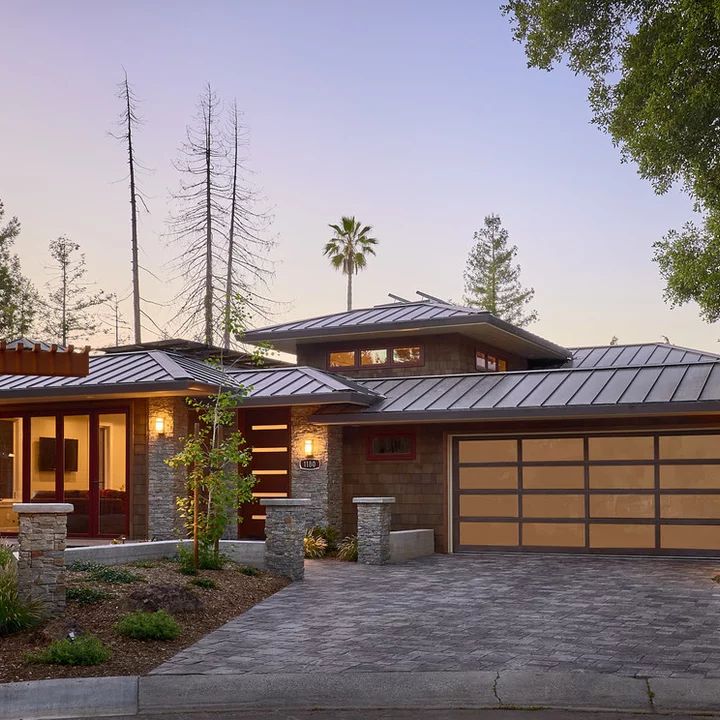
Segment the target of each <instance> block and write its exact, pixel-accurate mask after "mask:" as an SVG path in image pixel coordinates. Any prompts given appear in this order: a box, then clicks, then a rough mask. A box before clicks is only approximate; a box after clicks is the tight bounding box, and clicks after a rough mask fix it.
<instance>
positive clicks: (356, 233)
mask: <svg viewBox="0 0 720 720" xmlns="http://www.w3.org/2000/svg"><path fill="white" fill-rule="evenodd" d="M329 227H330V228H332V229H333V230H334V231H335V236H334V237H333V238H332V239H331V240H329V241H328V242H327V243H326V244H325V249H324V250H323V255H327V257H329V258H330V264H331V265H332V266H333V267H334V268H335V269H336V270H341V271H342V273H343V275H347V279H348V281H347V309H348V310H352V278H353V275H356V274H357V273H358V271H359V270H364V269H365V266H366V265H367V258H368V255H374V254H375V247H374V246H375V245H377V243H378V241H377V238H374V237H370V232H371V231H372V225H365V226H362V225H361V224H360V223H359V222H358V221H357V220H356V219H355V217H354V216H353V217H345V216H343V217H342V218H341V219H340V224H339V225H332V224H331V225H330V226H329Z"/></svg>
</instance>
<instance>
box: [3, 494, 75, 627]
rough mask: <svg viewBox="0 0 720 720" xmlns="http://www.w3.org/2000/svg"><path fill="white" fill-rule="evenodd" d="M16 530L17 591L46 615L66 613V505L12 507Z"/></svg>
mask: <svg viewBox="0 0 720 720" xmlns="http://www.w3.org/2000/svg"><path fill="white" fill-rule="evenodd" d="M13 510H14V511H15V512H16V513H17V514H18V515H19V516H20V524H19V530H18V544H19V546H20V552H19V553H18V591H19V593H20V595H21V596H22V597H25V598H32V599H33V600H40V601H41V602H42V603H43V604H44V606H45V611H46V613H47V614H48V615H50V616H53V615H58V614H59V613H61V612H62V611H63V610H64V609H65V540H66V539H67V515H68V513H71V512H72V511H73V506H72V505H71V504H69V503H15V504H14V505H13Z"/></svg>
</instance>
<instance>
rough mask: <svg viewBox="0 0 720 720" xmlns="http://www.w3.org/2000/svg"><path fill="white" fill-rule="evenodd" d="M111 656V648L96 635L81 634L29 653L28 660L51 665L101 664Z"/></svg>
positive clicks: (26, 657) (56, 641)
mask: <svg viewBox="0 0 720 720" xmlns="http://www.w3.org/2000/svg"><path fill="white" fill-rule="evenodd" d="M109 657H110V650H109V649H108V648H107V647H105V645H103V643H102V641H101V640H100V639H99V638H97V637H95V636H94V635H80V637H78V638H76V639H75V640H70V639H69V638H64V639H62V640H55V642H52V643H50V645H48V646H47V647H46V648H45V649H44V650H40V651H39V652H34V653H28V654H27V655H26V656H25V659H26V661H27V662H31V663H47V664H49V665H99V664H100V663H103V662H105V661H106V660H107V659H108V658H109Z"/></svg>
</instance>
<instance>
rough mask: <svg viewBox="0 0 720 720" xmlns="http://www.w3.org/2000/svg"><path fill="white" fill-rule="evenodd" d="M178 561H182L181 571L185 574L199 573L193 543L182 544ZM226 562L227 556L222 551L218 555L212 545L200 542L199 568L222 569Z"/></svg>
mask: <svg viewBox="0 0 720 720" xmlns="http://www.w3.org/2000/svg"><path fill="white" fill-rule="evenodd" d="M178 562H179V563H180V569H179V572H181V573H182V574H183V575H197V573H196V572H195V556H194V554H193V547H192V545H181V546H180V547H179V548H178ZM226 562H227V558H226V557H225V556H224V555H223V554H222V553H218V554H217V555H216V554H215V550H214V549H213V548H212V547H211V546H208V545H205V544H203V543H200V546H199V547H198V569H200V570H222V569H223V568H224V567H225V563H226Z"/></svg>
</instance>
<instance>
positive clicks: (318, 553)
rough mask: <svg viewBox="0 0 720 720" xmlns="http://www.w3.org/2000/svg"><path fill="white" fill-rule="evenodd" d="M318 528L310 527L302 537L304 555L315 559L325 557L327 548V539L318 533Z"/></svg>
mask: <svg viewBox="0 0 720 720" xmlns="http://www.w3.org/2000/svg"><path fill="white" fill-rule="evenodd" d="M319 530H320V528H310V529H309V530H308V531H307V532H306V533H305V537H304V538H303V545H304V547H305V557H306V558H312V559H317V558H321V557H325V553H326V552H327V549H328V542H327V540H326V539H325V538H324V537H323V536H322V535H321V534H320V532H319Z"/></svg>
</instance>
